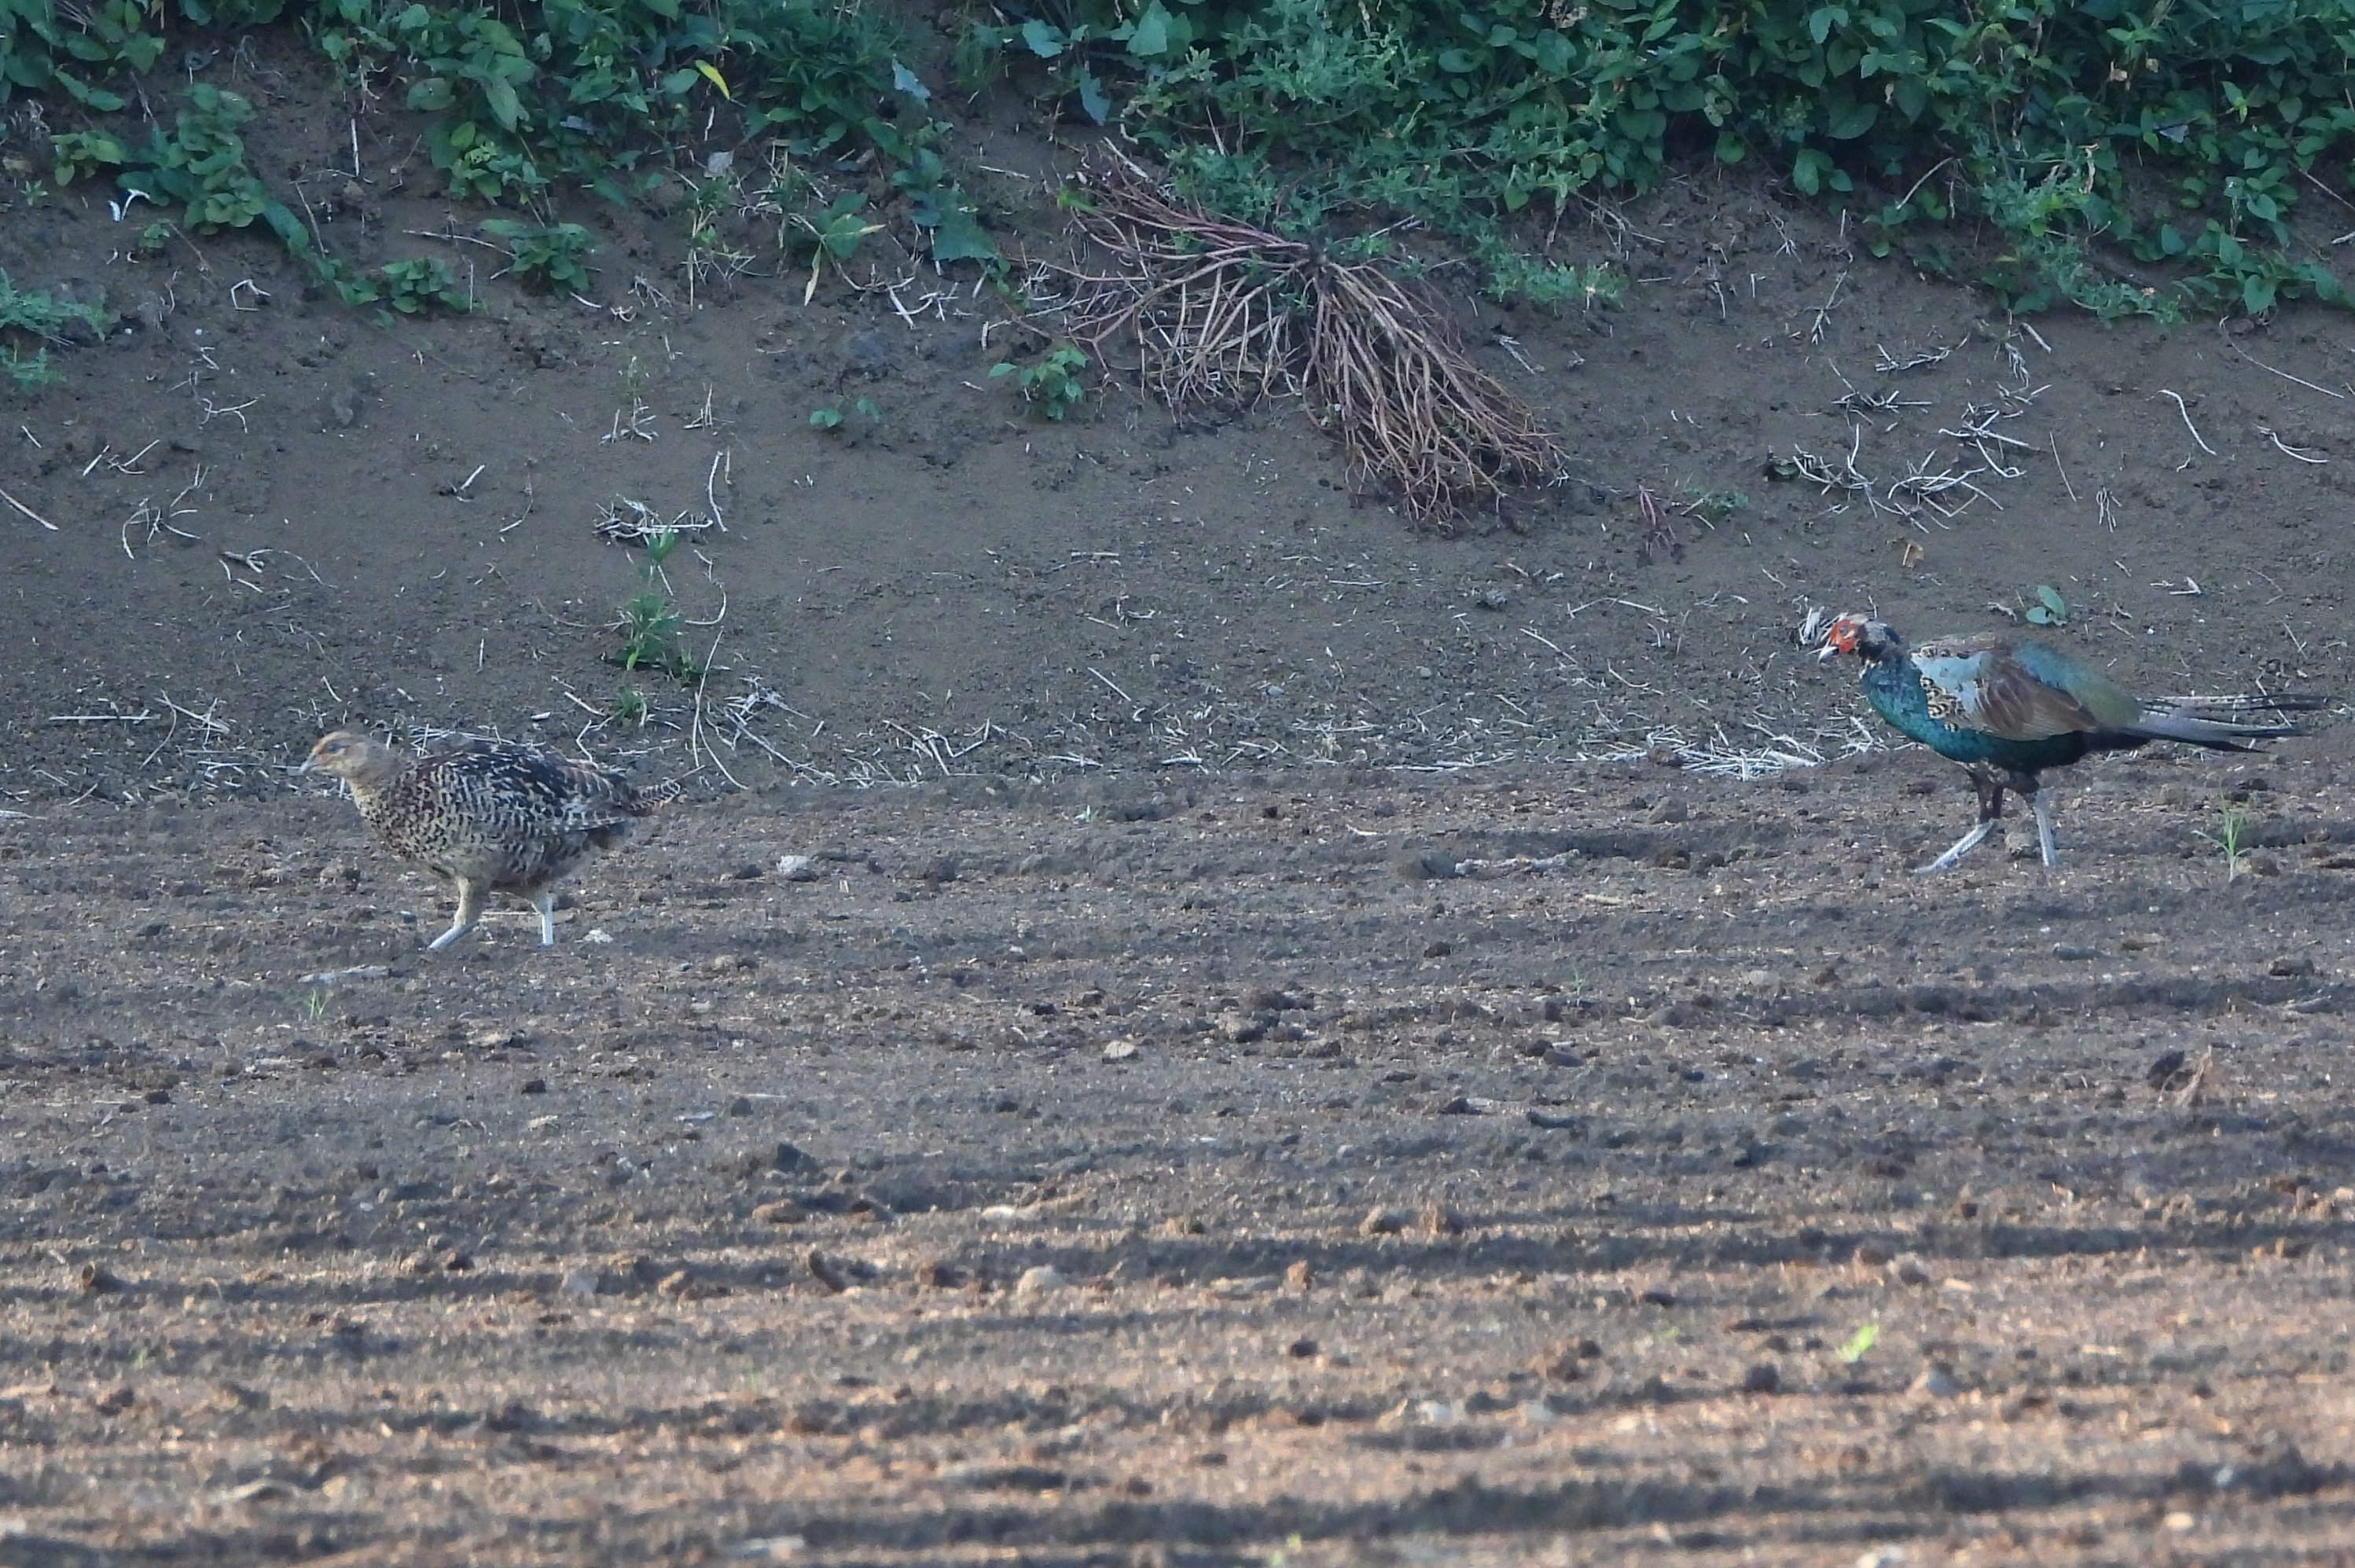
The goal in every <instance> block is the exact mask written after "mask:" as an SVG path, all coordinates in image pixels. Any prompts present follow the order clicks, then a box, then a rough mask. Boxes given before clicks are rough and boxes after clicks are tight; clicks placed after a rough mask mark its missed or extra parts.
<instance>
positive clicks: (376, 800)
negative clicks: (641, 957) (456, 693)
mask: <svg viewBox="0 0 2355 1568" xmlns="http://www.w3.org/2000/svg"><path fill="white" fill-rule="evenodd" d="M303 765H304V769H305V771H309V770H314V769H315V770H317V771H319V772H321V773H333V774H335V775H336V777H337V778H339V779H341V780H343V781H344V783H345V784H346V786H347V787H348V788H349V789H350V790H351V792H352V800H353V802H354V803H355V804H357V805H358V806H359V808H360V816H361V819H362V820H364V821H365V822H367V824H368V827H371V828H373V829H375V831H376V836H377V837H378V838H381V839H382V840H384V844H385V847H386V848H389V849H390V850H391V851H392V852H393V853H394V854H396V855H399V856H400V858H401V859H405V860H408V861H410V862H412V863H414V864H416V865H419V866H421V867H423V868H424V869H427V870H429V871H432V873H433V874H434V875H436V876H438V877H441V878H443V879H444V880H447V881H449V882H450V883H451V884H452V885H453V887H455V888H456V890H457V893H458V913H457V918H456V919H455V920H453V921H452V922H451V924H450V929H449V930H447V931H445V932H443V933H442V934H441V935H440V936H437V937H435V938H434V939H433V941H432V943H431V944H429V946H430V947H433V948H441V947H447V946H448V945H449V944H452V943H453V942H455V941H457V940H458V938H460V937H462V936H464V935H465V934H466V933H468V932H469V931H472V930H473V929H474V923H475V922H477V921H479V920H480V919H482V915H483V901H484V900H485V898H486V897H487V896H488V895H490V894H492V893H513V894H515V895H516V896H517V898H520V899H521V900H523V901H525V902H526V903H527V904H529V905H530V906H531V907H532V908H533V909H535V910H537V911H538V912H539V943H540V945H541V946H543V947H550V946H553V945H555V943H556V893H555V884H556V883H557V882H558V881H559V880H562V879H563V878H564V877H565V876H566V875H567V874H568V873H570V871H571V870H572V869H574V868H575V867H577V866H579V865H580V864H581V861H583V860H585V859H588V858H589V857H590V855H591V854H592V853H594V852H595V851H597V850H599V849H611V848H615V847H617V846H618V845H620V844H621V843H622V842H623V840H625V839H627V838H628V837H629V836H630V829H631V827H632V826H633V825H634V823H635V821H636V819H637V818H639V817H641V816H645V815H646V814H647V813H648V812H650V811H653V810H654V809H655V807H657V806H660V805H664V804H665V803H666V802H668V801H669V800H671V799H672V798H673V797H675V796H676V795H677V794H678V784H677V781H673V782H671V783H669V784H662V785H659V786H657V787H655V788H653V789H643V790H642V789H639V788H637V787H636V786H635V785H634V784H631V783H630V781H629V780H628V779H626V778H624V777H623V776H622V775H621V774H620V773H615V772H613V770H612V769H610V768H601V767H597V766H595V765H593V764H591V763H577V762H574V761H573V760H572V759H570V758H569V757H559V756H556V755H554V754H552V753H550V752H541V751H535V750H534V749H532V748H531V747H529V746H519V745H516V744H514V743H512V742H510V741H468V742H466V743H465V744H464V745H462V746H458V747H455V748H453V749H452V750H450V751H446V752H432V753H430V754H427V755H422V756H421V755H418V754H415V753H413V752H404V751H401V750H400V749H399V748H397V747H393V746H388V745H386V744H384V743H383V742H382V741H377V740H373V739H371V738H370V737H368V736H366V735H361V734H357V733H355V732H353V731H349V730H338V731H335V732H334V733H333V734H330V735H325V736H323V737H321V739H320V741H319V743H318V744H317V745H315V746H313V747H312V748H311V756H310V760H309V761H308V762H306V763H304V764H303Z"/></svg>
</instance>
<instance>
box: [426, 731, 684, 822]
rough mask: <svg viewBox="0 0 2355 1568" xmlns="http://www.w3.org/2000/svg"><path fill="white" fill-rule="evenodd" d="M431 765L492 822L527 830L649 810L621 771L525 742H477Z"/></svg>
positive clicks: (443, 783)
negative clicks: (581, 760)
mask: <svg viewBox="0 0 2355 1568" xmlns="http://www.w3.org/2000/svg"><path fill="white" fill-rule="evenodd" d="M426 766H427V767H429V768H432V769H433V770H434V771H435V773H436V774H437V775H438V776H437V783H438V784H439V786H440V787H441V788H443V789H445V790H449V791H451V792H453V793H454V794H457V795H463V796H464V797H465V798H466V800H467V803H468V805H469V806H470V807H471V808H472V810H471V815H473V816H475V817H477V818H478V819H479V820H481V821H482V822H483V823H484V824H485V825H486V826H491V827H495V828H496V829H498V830H500V831H504V832H509V833H514V834H517V835H518V836H521V837H557V836H561V835H568V834H574V833H593V832H596V831H598V830H600V829H602V828H611V827H623V826H626V825H627V824H628V823H629V822H630V821H631V820H632V819H633V818H635V817H639V816H645V813H646V811H647V810H648V809H649V807H647V806H646V805H645V804H644V803H643V802H642V800H641V798H640V796H639V794H638V792H637V790H636V789H634V787H633V786H632V785H631V784H630V782H629V780H628V779H626V778H624V777H623V776H622V775H621V774H620V773H614V772H613V771H611V770H610V769H606V768H601V767H597V766H595V765H593V764H591V763H581V762H576V761H574V760H573V759H572V758H570V757H559V756H556V755H553V754H551V753H549V752H539V751H534V750H531V749H530V748H528V747H524V746H511V745H503V744H493V743H488V742H483V743H477V744H475V745H474V746H470V747H468V748H466V749H465V750H464V751H458V752H448V753H445V754H444V755H442V756H439V757H435V758H432V759H431V761H430V762H428V763H427V764H426Z"/></svg>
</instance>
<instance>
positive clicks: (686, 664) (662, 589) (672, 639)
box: [605, 528, 708, 711]
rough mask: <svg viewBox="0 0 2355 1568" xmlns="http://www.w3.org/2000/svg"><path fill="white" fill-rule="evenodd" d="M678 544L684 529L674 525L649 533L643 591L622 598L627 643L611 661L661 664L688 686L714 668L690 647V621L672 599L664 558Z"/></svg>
mask: <svg viewBox="0 0 2355 1568" xmlns="http://www.w3.org/2000/svg"><path fill="white" fill-rule="evenodd" d="M677 548H678V535H677V533H675V532H673V531H671V530H670V529H668V528H663V529H658V530H656V531H655V532H654V533H650V534H648V535H646V536H645V553H644V554H643V555H642V556H641V558H640V559H639V561H638V591H637V592H635V593H633V594H631V595H630V596H629V598H627V599H625V600H623V602H622V619H621V627H620V629H621V634H622V643H621V645H620V646H619V647H617V648H615V649H613V651H612V652H611V653H609V654H607V655H606V656H605V662H606V663H608V664H616V665H619V666H621V667H623V669H625V670H628V671H631V672H633V673H634V672H636V671H638V670H641V669H658V670H661V671H662V672H663V673H664V674H666V675H667V676H669V677H671V678H672V679H673V680H676V681H677V682H678V683H679V684H680V685H682V686H693V685H695V684H696V683H697V682H698V681H700V680H701V679H702V678H703V677H704V676H705V675H706V674H707V673H708V672H707V671H706V670H705V668H704V667H703V666H702V665H700V664H698V663H697V662H696V659H695V657H694V656H693V655H691V654H689V653H688V652H687V645H686V643H685V642H684V641H683V638H684V635H685V633H686V629H687V622H686V621H685V619H684V618H682V617H681V616H680V614H679V613H678V611H677V609H676V608H675V607H674V606H673V605H672V603H671V602H670V592H669V590H670V581H669V579H668V578H666V576H665V575H664V574H663V562H664V561H666V560H669V559H670V553H671V551H672V550H674V549H677ZM625 695H626V693H625ZM641 700H643V699H641ZM642 711H643V710H642Z"/></svg>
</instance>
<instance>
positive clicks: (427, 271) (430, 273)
mask: <svg viewBox="0 0 2355 1568" xmlns="http://www.w3.org/2000/svg"><path fill="white" fill-rule="evenodd" d="M377 273H378V277H380V278H381V279H382V280H383V283H382V285H381V286H382V290H383V292H382V294H381V298H382V299H383V302H384V304H385V307H386V308H387V309H389V310H396V311H399V312H400V314H401V315H431V314H432V312H434V311H437V310H449V311H458V312H461V313H464V312H465V311H468V310H471V309H473V308H474V302H473V301H472V300H471V299H470V298H468V297H467V293H466V291H465V290H464V289H463V288H461V287H459V286H458V279H457V275H456V274H455V273H453V272H451V270H450V263H449V262H447V261H443V260H442V258H441V257H439V256H419V257H416V258H414V259H412V260H410V261H387V262H386V263H385V264H384V265H383V266H381V267H379V268H378V269H377Z"/></svg>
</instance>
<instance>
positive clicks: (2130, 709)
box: [1818, 615, 2321, 871]
mask: <svg viewBox="0 0 2355 1568" xmlns="http://www.w3.org/2000/svg"><path fill="white" fill-rule="evenodd" d="M1838 654H1854V655H1856V656H1858V657H1859V658H1860V659H1862V660H1863V661H1864V671H1863V675H1862V677H1861V679H1860V681H1859V684H1860V685H1861V686H1862V687H1863V688H1864V696H1865V700H1866V701H1868V702H1870V703H1871V704H1872V708H1873V711H1875V712H1876V713H1879V714H1880V715H1881V718H1882V719H1883V720H1887V721H1888V723H1889V724H1890V726H1891V728H1893V729H1895V730H1896V731H1899V732H1900V733H1901V734H1903V735H1904V736H1905V737H1906V738H1907V739H1909V740H1913V741H1920V742H1921V743H1922V744H1923V745H1924V746H1927V747H1929V748H1930V749H1931V750H1932V751H1934V752H1937V753H1938V754H1939V755H1940V756H1942V757H1945V758H1947V759H1949V760H1951V761H1954V762H1957V763H1962V764H1963V766H1964V767H1965V768H1966V770H1967V771H1968V772H1969V773H1970V775H1971V783H1972V784H1973V786H1974V787H1975V788H1976V789H1977V791H1978V797H1979V816H1978V821H1977V824H1976V825H1975V826H1973V827H1972V828H1971V830H1970V831H1969V832H1968V833H1966V834H1964V835H1963V837H1961V838H1960V839H1958V840H1956V841H1955V845H1954V847H1953V848H1950V849H1948V850H1947V851H1946V852H1945V854H1943V855H1941V856H1939V857H1938V858H1937V859H1935V860H1933V861H1931V862H1930V864H1928V865H1926V866H1924V867H1923V868H1922V869H1923V870H1924V871H1941V870H1944V869H1946V868H1947V867H1949V866H1951V865H1953V864H1954V863H1955V861H1957V860H1959V859H1962V858H1963V857H1964V856H1965V855H1966V854H1968V853H1970V851H1971V850H1973V849H1975V848H1977V847H1978V846H1979V844H1980V843H1981V842H1982V841H1983V840H1984V839H1985V838H1986V837H1987V835H1988V834H1990V833H1992V832H1994V831H1995V830H1996V828H1997V827H1998V826H1999V824H2000V822H2001V819H2002V816H2003V796H2004V792H2005V791H2006V790H2010V791H2013V792H2014V793H2016V794H2018V795H2020V796H2021V797H2022V798H2023V799H2025V800H2026V801H2027V802H2028V804H2029V808H2030V811H2031V812H2033V813H2034V815H2035V817H2036V836H2037V845H2038V848H2039V849H2040V850H2041V853H2042V857H2043V860H2044V863H2045V864H2046V865H2047V866H2057V865H2059V864H2060V863H2061V857H2060V851H2059V850H2058V848H2056V847H2055V845H2054V843H2053V837H2052V813H2051V807H2050V806H2049V805H2046V803H2045V802H2044V800H2043V798H2042V797H2041V795H2038V794H2037V782H2038V781H2037V775H2038V774H2039V773H2041V772H2043V770H2045V769H2046V768H2057V767H2063V766H2066V765H2067V764H2068V763H2073V762H2076V761H2077V760H2079V759H2080V758H2082V757H2085V756H2089V755H2091V754H2093V753H2094V752H2125V751H2132V750H2133V749H2135V748H2136V747H2137V746H2147V745H2148V744H2149V743H2150V742H2151V741H2183V742H2185V743H2187V744H2190V745H2194V746H2205V747H2208V748H2210V749H2211V750H2214V751H2220V752H2249V751H2254V750H2256V748H2255V747H2254V746H2252V745H2250V744H2249V742H2250V741H2259V740H2270V739H2274V738H2276V737H2279V736H2284V735H2295V734H2297V733H2299V731H2298V729H2297V727H2296V725H2294V724H2286V723H2278V722H2269V723H2250V722H2247V721H2245V720H2234V719H2227V718H2220V717H2217V716H2216V715H2217V714H2218V713H2219V712H2248V711H2252V710H2260V711H2290V710H2296V709H2311V708H2316V707H2319V706H2320V705H2321V704H2320V701H2319V699H2314V698H2306V697H2288V696H2282V697H2256V698H2246V697H2233V698H2217V699H2200V698H2183V699H2175V700H2172V701H2164V702H2146V701H2144V700H2143V699H2140V698H2137V697H2136V696H2134V695H2133V694H2132V693H2130V692H2128V691H2127V690H2126V688H2123V687H2121V686H2119V685H2118V684H2117V683H2116V682H2115V681H2114V680H2112V679H2110V677H2107V676H2105V675H2104V674H2102V672H2101V671H2099V670H2096V669H2094V668H2091V667H2088V666H2085V665H2083V664H2081V663H2079V662H2078V661H2077V660H2075V659H2073V658H2071V657H2070V656H2068V655H2066V654H2064V653H2062V652H2060V651H2059V650H2058V649H2056V648H2051V647H2047V646H2046V645H2044V644H2042V643H2038V642H2031V641H2029V640H2027V639H2025V638H2020V637H2013V636H2009V635H2005V634H2002V633H1991V634H1987V635H1979V636H1963V637H1941V638H1939V639H1937V640H1936V641H1934V642H1928V643H1923V644H1922V645H1920V646H1918V647H1909V646H1908V645H1906V642H1905V639H1904V638H1903V637H1902V636H1900V635H1898V634H1897V632H1896V631H1895V630H1894V629H1893V628H1892V627H1891V626H1890V625H1889V624H1888V623H1886V622H1883V621H1878V620H1875V619H1873V618H1871V617H1870V616H1867V615H1842V616H1841V617H1840V618H1839V619H1838V620H1836V621H1834V622H1833V623H1832V624H1830V625H1829V626H1828V627H1827V628H1826V629H1825V632H1824V645H1823V649H1822V651H1821V653H1820V654H1819V655H1818V657H1821V658H1830V657H1832V656H1835V655H1838Z"/></svg>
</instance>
